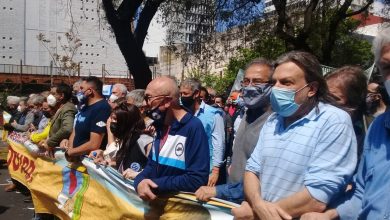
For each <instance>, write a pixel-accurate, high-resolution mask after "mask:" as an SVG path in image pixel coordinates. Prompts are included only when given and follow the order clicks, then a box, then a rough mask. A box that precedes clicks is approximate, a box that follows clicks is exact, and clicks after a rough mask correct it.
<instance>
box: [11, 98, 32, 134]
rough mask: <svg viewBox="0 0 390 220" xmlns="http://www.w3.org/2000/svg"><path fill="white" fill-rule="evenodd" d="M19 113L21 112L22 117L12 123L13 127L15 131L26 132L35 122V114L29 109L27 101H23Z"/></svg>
mask: <svg viewBox="0 0 390 220" xmlns="http://www.w3.org/2000/svg"><path fill="white" fill-rule="evenodd" d="M18 111H19V112H20V117H19V118H18V120H17V121H16V120H14V121H13V122H11V126H12V127H13V129H14V130H15V131H18V132H26V131H27V130H28V129H29V127H30V124H31V123H33V121H34V113H33V111H31V110H30V109H29V107H28V105H27V100H26V99H21V101H20V102H19V106H18Z"/></svg>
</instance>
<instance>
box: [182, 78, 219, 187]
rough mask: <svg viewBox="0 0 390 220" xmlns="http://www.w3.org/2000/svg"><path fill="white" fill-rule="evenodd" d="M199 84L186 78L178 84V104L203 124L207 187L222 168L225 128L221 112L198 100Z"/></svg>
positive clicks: (212, 183)
mask: <svg viewBox="0 0 390 220" xmlns="http://www.w3.org/2000/svg"><path fill="white" fill-rule="evenodd" d="M200 88H201V84H200V82H199V80H197V79H193V78H188V79H185V80H184V81H183V82H182V83H181V84H180V102H181V105H182V106H184V107H185V108H186V109H188V111H190V112H191V113H192V114H194V115H195V116H196V117H197V118H199V119H200V121H201V122H202V124H203V127H204V129H205V131H206V134H207V137H208V142H209V147H210V155H211V161H210V168H211V174H210V177H209V181H208V184H207V185H208V186H215V184H216V183H217V180H218V178H221V177H220V175H219V169H220V167H222V166H223V164H224V162H223V157H224V154H225V127H224V121H223V117H222V111H221V110H219V109H217V108H214V107H212V106H210V105H207V104H206V103H205V102H204V101H202V100H201V99H200Z"/></svg>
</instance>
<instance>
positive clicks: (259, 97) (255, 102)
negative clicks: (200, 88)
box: [195, 58, 272, 203]
mask: <svg viewBox="0 0 390 220" xmlns="http://www.w3.org/2000/svg"><path fill="white" fill-rule="evenodd" d="M271 73H272V64H271V62H270V61H268V60H266V59H262V58H259V59H255V60H253V61H251V62H250V63H249V64H248V65H247V66H246V68H245V75H244V79H243V82H242V86H243V89H242V97H243V100H244V103H245V108H246V110H245V113H244V115H243V118H242V121H241V123H240V126H239V128H238V131H237V135H236V137H235V140H234V144H233V155H232V161H231V165H230V168H229V170H230V172H229V178H228V180H229V181H228V183H227V184H223V185H218V186H216V187H208V186H202V187H201V188H200V189H199V190H197V192H196V193H195V194H196V196H197V198H198V199H199V200H204V201H207V200H209V199H210V198H211V197H217V198H220V199H225V200H229V201H231V202H236V203H241V202H242V201H243V200H244V189H243V185H242V181H243V178H244V173H245V165H246V161H247V160H248V158H249V156H250V155H251V154H252V152H253V149H254V148H255V146H256V143H257V140H258V138H259V133H260V130H261V128H262V127H263V124H264V122H265V121H266V120H267V118H268V116H269V115H270V114H271V113H272V111H271V109H270V103H269V95H270V93H271V87H272V84H271V83H270V79H271ZM216 101H217V99H216ZM227 150H228V149H227Z"/></svg>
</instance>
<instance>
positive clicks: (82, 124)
mask: <svg viewBox="0 0 390 220" xmlns="http://www.w3.org/2000/svg"><path fill="white" fill-rule="evenodd" d="M102 89H103V83H102V81H100V79H99V78H97V77H95V76H90V77H87V78H83V81H82V83H81V85H80V92H79V93H78V94H77V98H78V100H79V103H80V104H81V105H83V106H84V107H82V108H81V109H80V111H79V113H78V114H77V117H76V121H75V126H74V128H73V131H72V134H71V135H70V137H69V141H68V142H67V143H63V142H62V143H61V147H63V148H65V149H66V151H65V157H66V158H67V159H68V160H70V161H72V160H74V159H77V158H78V157H79V156H83V155H86V154H89V153H90V152H91V151H93V150H97V149H99V148H100V147H101V146H105V145H106V143H107V136H106V133H107V129H106V122H107V119H108V117H109V116H110V114H111V107H110V105H108V103H107V101H106V100H105V99H104V98H103V95H102ZM53 126H54V125H53Z"/></svg>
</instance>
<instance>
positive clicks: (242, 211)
mask: <svg viewBox="0 0 390 220" xmlns="http://www.w3.org/2000/svg"><path fill="white" fill-rule="evenodd" d="M232 215H233V216H234V219H235V220H254V219H255V215H254V213H253V210H252V208H251V207H250V205H249V203H247V202H245V201H244V202H242V203H241V206H240V207H238V208H233V209H232Z"/></svg>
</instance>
